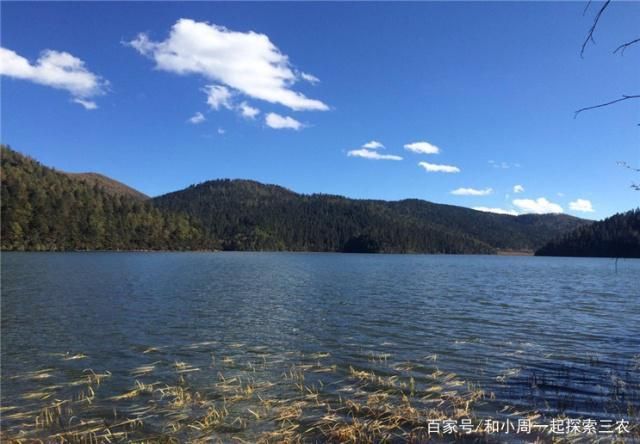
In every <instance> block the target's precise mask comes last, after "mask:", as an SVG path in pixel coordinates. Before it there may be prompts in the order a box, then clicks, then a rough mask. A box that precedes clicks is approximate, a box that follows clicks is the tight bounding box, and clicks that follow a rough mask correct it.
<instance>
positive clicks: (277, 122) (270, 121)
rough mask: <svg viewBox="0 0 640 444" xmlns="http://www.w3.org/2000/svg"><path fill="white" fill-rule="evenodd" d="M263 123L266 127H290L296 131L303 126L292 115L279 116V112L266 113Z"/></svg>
mask: <svg viewBox="0 0 640 444" xmlns="http://www.w3.org/2000/svg"><path fill="white" fill-rule="evenodd" d="M264 123H266V124H267V126H268V127H270V128H273V129H292V130H296V131H297V130H299V129H302V127H303V126H304V125H303V124H302V123H300V122H298V121H297V120H296V119H294V118H293V117H289V116H281V115H280V114H276V113H269V114H267V115H266V116H265V118H264Z"/></svg>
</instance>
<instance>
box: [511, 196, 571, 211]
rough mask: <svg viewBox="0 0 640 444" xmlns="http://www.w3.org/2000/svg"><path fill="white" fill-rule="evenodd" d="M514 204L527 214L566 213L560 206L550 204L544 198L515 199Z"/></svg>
mask: <svg viewBox="0 0 640 444" xmlns="http://www.w3.org/2000/svg"><path fill="white" fill-rule="evenodd" d="M513 204H514V205H515V206H516V207H518V208H520V209H521V210H522V211H523V212H525V213H535V214H545V213H562V212H564V210H563V209H562V207H561V206H560V205H558V204H556V203H553V202H549V201H548V200H547V199H545V198H544V197H539V198H537V199H515V200H514V201H513Z"/></svg>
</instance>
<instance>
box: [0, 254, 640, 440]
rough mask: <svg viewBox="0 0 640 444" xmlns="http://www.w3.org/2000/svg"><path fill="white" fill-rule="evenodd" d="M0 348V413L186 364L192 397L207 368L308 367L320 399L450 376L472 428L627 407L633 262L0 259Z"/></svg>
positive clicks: (638, 285)
mask: <svg viewBox="0 0 640 444" xmlns="http://www.w3.org/2000/svg"><path fill="white" fill-rule="evenodd" d="M1 333H2V342H1V345H2V401H3V405H4V406H11V407H13V408H14V410H11V411H21V409H24V410H28V409H29V408H35V407H34V405H35V404H37V402H42V401H39V400H33V399H31V398H29V397H28V396H27V397H26V398H27V399H25V393H28V392H32V391H37V390H38V389H42V390H45V391H46V390H50V391H51V392H52V393H54V394H53V395H51V396H50V397H49V398H47V399H56V397H61V396H62V394H63V393H64V390H66V388H65V387H66V386H65V385H64V383H63V381H66V380H69V379H72V378H73V377H76V376H78V375H80V374H81V372H82V371H83V370H84V369H88V368H91V369H93V370H94V371H96V372H102V371H109V372H110V373H111V375H112V376H111V378H110V383H109V384H108V386H107V385H105V388H104V389H103V390H104V391H105V393H106V394H107V395H109V394H116V393H121V392H123V391H126V390H128V389H130V388H131V386H132V383H133V381H135V379H140V380H142V379H141V378H143V377H142V376H140V377H132V369H135V368H137V367H139V366H142V365H149V364H153V365H154V370H153V373H151V374H150V375H147V376H144V377H146V378H148V379H147V380H148V381H149V382H152V381H153V380H157V379H162V378H163V376H166V375H167V374H168V372H169V371H170V367H171V366H172V365H174V364H175V363H176V362H179V363H183V362H184V363H187V364H188V366H189V368H191V366H192V367H193V368H198V369H199V370H198V371H194V372H193V373H187V374H188V375H189V377H191V378H192V383H193V384H195V385H198V384H199V385H200V386H201V387H202V388H203V390H206V387H208V386H210V385H211V384H213V382H212V381H215V380H216V378H219V375H218V372H219V371H221V370H219V369H217V370H216V371H210V372H207V371H206V369H207V368H208V369H211V368H214V367H215V366H224V365H225V364H226V366H227V367H228V370H229V371H230V372H232V373H233V374H240V373H242V372H251V371H252V368H253V373H254V374H259V372H257V373H256V370H255V365H256V363H258V362H262V363H266V362H269V363H270V364H271V366H270V367H269V370H266V365H265V366H264V367H263V368H264V369H265V370H264V371H265V372H271V373H272V375H271V376H273V375H279V372H281V371H282V369H283V368H284V369H286V368H287V367H288V366H289V365H291V364H300V363H305V362H319V361H320V359H321V360H322V365H323V366H326V367H327V368H333V370H332V371H331V372H329V371H327V373H322V372H320V371H319V372H318V373H317V375H322V377H323V378H325V379H324V380H323V381H324V383H323V384H327V388H326V389H325V391H326V392H327V393H328V396H339V394H340V389H339V386H340V383H341V381H342V380H344V378H346V377H348V374H349V371H350V367H354V368H357V369H360V370H364V371H372V372H376V373H377V374H382V375H387V376H389V375H398V376H399V377H403V378H414V380H415V381H416V383H417V384H418V385H421V384H423V385H426V384H428V381H429V375H431V374H433V372H434V371H439V372H443V373H445V374H448V373H455V374H456V375H457V376H456V378H458V379H460V380H461V381H463V382H464V384H465V385H466V384H468V383H472V384H477V385H478V386H479V387H482V389H483V390H485V392H486V393H487V394H488V395H490V396H487V400H486V401H485V402H483V403H481V404H480V405H479V406H478V407H477V408H478V410H479V412H478V414H479V415H495V414H497V413H496V412H500V411H501V410H502V411H504V410H506V409H511V410H510V411H517V410H520V411H532V410H536V411H539V412H542V413H543V414H545V415H550V416H554V415H561V414H566V415H569V416H576V417H584V416H589V417H599V418H607V417H617V416H620V415H622V414H629V412H631V413H632V414H633V413H634V412H637V411H638V410H639V409H640V397H639V384H640V376H639V374H640V261H638V260H620V261H619V263H618V265H617V271H616V266H615V263H614V261H613V260H610V259H582V258H539V257H500V256H428V255H427V256H425V255H345V254H304V253H4V254H2V331H1ZM150 349H151V351H149V350H150ZM145 351H147V353H144V352H145ZM65 353H69V355H66V357H65V355H64V354H65ZM78 354H81V355H80V356H81V358H82V359H69V357H70V356H73V355H78ZM223 361H224V364H223ZM216 368H217V367H216ZM42 369H46V372H47V374H48V376H47V377H46V378H42V380H39V379H37V378H35V379H34V378H31V379H30V378H27V377H23V376H21V375H25V374H27V373H28V372H33V371H37V370H42ZM265 377H266V376H265ZM332 384H333V385H332ZM56 385H59V386H60V387H55V386H56ZM51 386H53V387H54V388H53V389H49V388H48V387H51ZM345 390H346V389H345ZM491 394H492V395H491ZM274 396H277V394H276V395H274ZM103 407H104V408H105V409H107V410H108V409H109V407H110V406H103ZM18 423H19V421H13V422H12V421H11V420H10V419H4V420H3V427H5V428H8V427H10V426H11V427H14V426H15V425H16V424H18ZM249 428H250V426H249ZM247 436H251V435H250V434H249V435H247Z"/></svg>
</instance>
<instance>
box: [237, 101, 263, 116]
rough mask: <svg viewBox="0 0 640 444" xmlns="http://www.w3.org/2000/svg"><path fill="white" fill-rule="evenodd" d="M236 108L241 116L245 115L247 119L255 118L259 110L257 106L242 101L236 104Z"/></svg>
mask: <svg viewBox="0 0 640 444" xmlns="http://www.w3.org/2000/svg"><path fill="white" fill-rule="evenodd" d="M238 110H239V111H240V114H241V115H242V117H246V118H247V119H255V118H256V116H257V115H258V114H260V110H259V109H258V108H254V107H253V106H251V105H249V104H248V103H247V102H242V103H241V104H240V105H238Z"/></svg>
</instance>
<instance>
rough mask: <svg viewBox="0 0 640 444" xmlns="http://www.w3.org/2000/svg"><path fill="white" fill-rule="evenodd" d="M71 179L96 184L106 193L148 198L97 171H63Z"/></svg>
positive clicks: (142, 198)
mask: <svg viewBox="0 0 640 444" xmlns="http://www.w3.org/2000/svg"><path fill="white" fill-rule="evenodd" d="M64 174H66V175H67V176H69V177H71V178H72V179H77V180H80V181H83V182H86V183H87V184H89V185H92V186H93V185H98V186H99V187H100V188H102V189H104V190H105V191H107V192H108V193H111V194H120V195H122V196H129V197H133V198H135V199H138V200H146V199H149V196H147V195H146V194H144V193H141V192H140V191H138V190H136V189H135V188H131V187H130V186H128V185H125V184H123V183H122V182H118V181H117V180H114V179H112V178H110V177H107V176H104V175H102V174H98V173H66V172H65V173H64Z"/></svg>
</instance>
